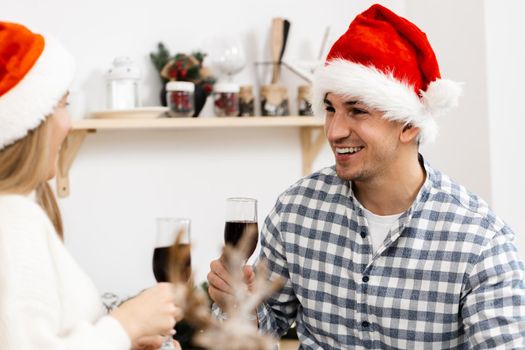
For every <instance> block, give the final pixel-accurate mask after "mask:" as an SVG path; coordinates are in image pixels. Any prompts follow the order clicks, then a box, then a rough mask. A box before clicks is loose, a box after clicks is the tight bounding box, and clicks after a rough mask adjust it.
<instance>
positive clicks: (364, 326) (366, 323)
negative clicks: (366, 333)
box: [361, 321, 370, 328]
mask: <svg viewBox="0 0 525 350" xmlns="http://www.w3.org/2000/svg"><path fill="white" fill-rule="evenodd" d="M361 326H363V328H368V327H369V326H370V322H368V321H363V322H361Z"/></svg>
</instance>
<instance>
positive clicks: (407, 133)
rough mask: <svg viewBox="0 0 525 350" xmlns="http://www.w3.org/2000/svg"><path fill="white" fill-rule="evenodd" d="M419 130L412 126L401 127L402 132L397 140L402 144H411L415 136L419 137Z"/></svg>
mask: <svg viewBox="0 0 525 350" xmlns="http://www.w3.org/2000/svg"><path fill="white" fill-rule="evenodd" d="M419 131H420V130H419V128H417V127H415V126H414V125H412V124H410V123H409V124H406V125H405V126H403V130H402V131H401V135H399V140H400V141H401V142H403V143H411V142H415V141H416V138H417V135H419Z"/></svg>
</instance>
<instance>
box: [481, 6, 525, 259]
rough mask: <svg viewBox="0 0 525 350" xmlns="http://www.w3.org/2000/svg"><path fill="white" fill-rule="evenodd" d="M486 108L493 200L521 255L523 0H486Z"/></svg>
mask: <svg viewBox="0 0 525 350" xmlns="http://www.w3.org/2000/svg"><path fill="white" fill-rule="evenodd" d="M484 4H485V21H486V38H487V63H488V65H487V74H488V76H487V79H488V84H487V86H488V97H489V98H488V109H489V115H490V157H491V159H492V164H491V173H492V189H493V195H492V199H493V205H494V208H495V210H496V212H497V213H498V214H499V215H501V216H502V217H503V219H504V220H506V221H507V222H508V223H509V224H510V225H511V227H512V228H513V229H514V232H515V233H516V244H517V246H518V249H519V250H520V254H521V256H522V258H523V259H524V260H525V216H524V208H525V205H524V204H523V199H524V198H525V186H524V185H523V179H525V163H524V162H523V159H524V156H523V153H524V151H525V146H524V144H523V131H524V130H525V110H524V109H523V107H522V106H521V105H520V103H521V102H522V101H523V99H524V94H525V89H524V88H523V84H522V82H523V81H524V80H525V71H524V70H523V68H522V66H523V62H525V37H524V33H525V23H524V21H523V18H522V14H523V13H524V12H525V2H523V1H520V0H508V1H505V2H504V6H502V5H501V2H499V1H494V0H486V1H484Z"/></svg>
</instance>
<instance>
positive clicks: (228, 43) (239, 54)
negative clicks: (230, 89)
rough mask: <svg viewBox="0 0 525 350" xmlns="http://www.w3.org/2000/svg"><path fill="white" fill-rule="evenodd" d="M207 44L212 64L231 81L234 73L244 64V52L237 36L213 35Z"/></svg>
mask: <svg viewBox="0 0 525 350" xmlns="http://www.w3.org/2000/svg"><path fill="white" fill-rule="evenodd" d="M207 46H209V53H210V59H211V61H212V65H213V66H215V67H217V68H218V69H219V70H220V71H221V72H222V73H224V74H226V75H227V77H228V81H229V82H231V81H232V77H233V75H234V74H237V73H239V72H240V71H241V70H242V69H243V68H244V67H245V66H246V54H245V53H244V49H243V47H242V44H241V42H240V40H239V39H238V38H237V37H235V36H224V37H215V38H213V40H210V43H209V44H208V45H207Z"/></svg>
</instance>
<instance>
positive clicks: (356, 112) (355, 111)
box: [351, 107, 368, 115]
mask: <svg viewBox="0 0 525 350" xmlns="http://www.w3.org/2000/svg"><path fill="white" fill-rule="evenodd" d="M351 112H352V114H356V115H359V114H368V111H367V110H364V109H361V108H355V107H354V108H352V109H351Z"/></svg>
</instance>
